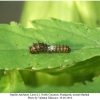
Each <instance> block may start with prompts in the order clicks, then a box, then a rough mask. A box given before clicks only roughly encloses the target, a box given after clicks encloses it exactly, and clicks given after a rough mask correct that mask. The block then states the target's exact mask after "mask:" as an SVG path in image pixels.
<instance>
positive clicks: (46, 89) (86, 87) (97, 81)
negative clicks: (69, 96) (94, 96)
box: [17, 76, 100, 93]
mask: <svg viewBox="0 0 100 100" xmlns="http://www.w3.org/2000/svg"><path fill="white" fill-rule="evenodd" d="M98 87H100V76H99V77H95V78H94V79H93V82H89V81H86V82H85V84H82V83H75V84H74V85H73V86H70V87H63V86H62V87H57V86H42V87H34V88H33V87H26V88H25V89H23V90H22V89H19V90H18V91H17V92H26V93H27V92H31V93H32V92H35V93H99V92H100V88H98Z"/></svg>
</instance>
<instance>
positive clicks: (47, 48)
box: [29, 42, 71, 54]
mask: <svg viewBox="0 0 100 100" xmlns="http://www.w3.org/2000/svg"><path fill="white" fill-rule="evenodd" d="M29 51H30V53H32V54H34V53H39V52H49V53H60V52H61V53H63V52H65V53H69V52H70V51H71V49H70V48H69V46H64V45H62V46H61V45H58V46H53V45H48V44H44V43H39V42H38V43H33V45H32V46H30V47H29Z"/></svg>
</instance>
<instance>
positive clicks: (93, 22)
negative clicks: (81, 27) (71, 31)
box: [0, 1, 100, 27]
mask: <svg viewBox="0 0 100 100" xmlns="http://www.w3.org/2000/svg"><path fill="white" fill-rule="evenodd" d="M99 9H100V2H99V1H70V2H69V1H30V2H29V1H26V2H25V1H10V2H8V1H7V2H3V1H0V23H10V22H11V21H16V22H20V23H21V24H22V25H23V26H24V27H32V25H31V23H30V21H32V20H35V19H45V18H50V17H54V18H57V19H61V20H65V21H71V22H79V23H84V24H87V25H88V26H90V27H99V26H100V10H99Z"/></svg>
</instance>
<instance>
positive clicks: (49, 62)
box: [0, 18, 100, 70]
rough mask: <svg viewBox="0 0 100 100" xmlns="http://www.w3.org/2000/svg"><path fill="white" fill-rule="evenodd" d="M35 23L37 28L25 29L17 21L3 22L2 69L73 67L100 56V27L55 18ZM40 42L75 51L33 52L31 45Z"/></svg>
mask: <svg viewBox="0 0 100 100" xmlns="http://www.w3.org/2000/svg"><path fill="white" fill-rule="evenodd" d="M32 23H33V24H34V26H35V28H34V29H25V28H23V27H22V26H21V25H20V24H19V25H17V24H16V23H14V22H12V23H11V25H5V24H3V25H2V24H1V25H0V68H1V69H3V68H8V69H12V68H19V69H22V68H28V67H30V68H32V69H35V70H40V69H45V68H46V69H48V68H51V69H52V68H57V67H63V68H69V67H72V66H73V65H75V64H76V63H75V62H77V63H78V62H81V61H85V60H87V59H90V58H92V57H95V56H99V55H100V52H99V48H100V39H99V37H100V31H99V30H97V29H93V28H89V27H88V26H85V25H83V24H77V23H71V22H65V21H61V20H57V19H53V18H52V19H51V20H36V21H33V22H32ZM38 41H39V42H43V43H47V44H50V45H59V44H60V45H68V46H69V47H70V48H71V52H70V53H52V54H49V53H39V54H31V53H30V52H29V46H31V45H32V44H33V43H37V42H38ZM5 61H6V64H5Z"/></svg>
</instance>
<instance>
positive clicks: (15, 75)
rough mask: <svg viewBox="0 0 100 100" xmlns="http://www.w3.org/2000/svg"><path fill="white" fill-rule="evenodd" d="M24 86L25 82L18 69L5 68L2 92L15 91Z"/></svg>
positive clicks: (0, 84)
mask: <svg viewBox="0 0 100 100" xmlns="http://www.w3.org/2000/svg"><path fill="white" fill-rule="evenodd" d="M20 88H21V89H23V88H24V82H23V80H22V78H21V76H20V74H19V72H18V71H17V70H5V71H4V76H3V77H2V78H1V80H0V92H13V91H17V90H19V89H20Z"/></svg>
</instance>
